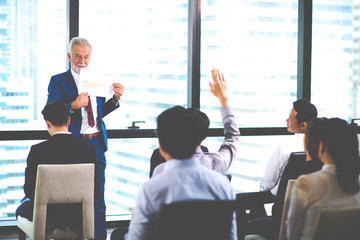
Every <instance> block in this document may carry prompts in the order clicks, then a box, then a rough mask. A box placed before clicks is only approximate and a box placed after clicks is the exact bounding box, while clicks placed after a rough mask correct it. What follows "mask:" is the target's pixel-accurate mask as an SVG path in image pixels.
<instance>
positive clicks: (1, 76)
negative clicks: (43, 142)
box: [0, 0, 68, 218]
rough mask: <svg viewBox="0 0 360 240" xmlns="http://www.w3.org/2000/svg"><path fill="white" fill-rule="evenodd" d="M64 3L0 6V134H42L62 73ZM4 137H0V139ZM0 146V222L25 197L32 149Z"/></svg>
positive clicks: (7, 0) (10, 1) (15, 0)
mask: <svg viewBox="0 0 360 240" xmlns="http://www.w3.org/2000/svg"><path fill="white" fill-rule="evenodd" d="M66 14H67V13H66V1H63V0H53V1H47V0H32V1H28V0H2V1H0V131H1V130H2V131H4V130H7V131H12V130H14V131H15V130H16V131H18V130H45V129H46V127H45V123H44V121H43V118H42V115H41V113H40V112H41V110H42V108H43V107H44V105H45V102H46V98H47V86H48V84H49V80H50V77H51V76H52V75H54V74H56V73H60V72H63V71H65V70H66V44H67V42H68V40H67V26H66V22H67V21H66ZM1 134H2V133H1V132H0V135H1ZM37 142H38V141H0V218H2V217H7V216H9V217H11V216H14V215H15V209H16V207H17V206H18V205H19V202H20V200H21V199H22V198H23V197H24V191H23V185H24V171H25V167H26V157H27V155H28V153H29V150H30V146H31V145H32V144H35V143H37Z"/></svg>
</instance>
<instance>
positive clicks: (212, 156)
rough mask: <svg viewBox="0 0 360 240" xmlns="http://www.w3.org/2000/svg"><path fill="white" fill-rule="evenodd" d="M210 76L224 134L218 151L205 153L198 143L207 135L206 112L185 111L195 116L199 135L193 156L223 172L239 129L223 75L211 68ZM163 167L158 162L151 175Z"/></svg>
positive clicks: (236, 139) (211, 167)
mask: <svg viewBox="0 0 360 240" xmlns="http://www.w3.org/2000/svg"><path fill="white" fill-rule="evenodd" d="M211 77H212V81H210V82H209V87H210V91H211V92H212V94H213V95H214V96H215V97H217V98H218V99H219V101H220V104H221V109H220V112H221V115H222V120H223V125H224V135H225V139H224V143H223V144H222V145H221V146H220V149H219V151H218V152H214V153H205V152H204V148H203V147H202V146H201V145H200V144H201V142H202V141H203V140H204V139H205V138H206V137H207V135H208V130H209V118H208V117H207V116H206V114H205V113H203V112H201V111H199V110H197V109H188V110H187V111H189V112H192V113H193V114H194V115H195V116H196V118H197V123H196V124H197V128H196V131H197V132H198V136H199V137H198V147H197V148H196V152H195V155H194V157H197V158H199V159H200V163H201V164H202V165H203V166H205V167H207V168H210V169H213V170H215V171H217V172H219V173H222V174H225V173H226V172H227V170H228V169H229V167H230V165H231V162H232V160H233V159H234V158H235V155H236V152H237V150H236V147H237V146H236V145H237V144H238V142H239V136H240V131H239V128H238V126H237V124H236V122H235V116H234V114H233V112H232V110H231V107H230V106H229V104H228V99H227V96H226V84H225V78H224V75H223V74H222V73H220V72H219V70H218V69H213V70H212V71H211ZM219 84H220V85H219ZM154 161H155V159H154ZM152 165H154V164H152ZM163 168H164V165H163V164H160V165H159V166H157V167H156V168H155V170H154V172H153V174H152V175H154V176H155V175H157V174H159V173H160V172H162V171H163ZM150 175H151V171H150Z"/></svg>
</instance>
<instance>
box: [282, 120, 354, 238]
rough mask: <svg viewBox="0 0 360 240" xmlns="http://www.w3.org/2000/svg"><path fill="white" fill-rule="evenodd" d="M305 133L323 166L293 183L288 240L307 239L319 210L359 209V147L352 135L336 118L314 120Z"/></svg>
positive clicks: (288, 219) (288, 221)
mask: <svg viewBox="0 0 360 240" xmlns="http://www.w3.org/2000/svg"><path fill="white" fill-rule="evenodd" d="M308 131H309V138H310V137H311V139H313V141H314V144H315V145H316V146H317V148H316V149H313V150H312V151H313V154H316V155H317V157H318V158H319V159H320V161H321V162H322V163H323V164H324V166H323V167H322V169H321V171H318V172H314V173H311V174H308V175H302V176H300V177H299V178H298V179H297V180H296V183H295V185H294V187H293V190H292V193H291V197H290V203H289V211H288V218H287V221H286V225H287V228H286V229H287V232H286V234H287V237H288V239H311V238H312V236H313V232H314V225H315V219H316V216H317V214H318V212H319V210H320V209H321V208H324V207H334V208H337V207H344V206H359V205H360V194H359V188H360V187H359V173H360V159H359V143H358V138H357V135H356V133H355V131H354V130H353V129H352V128H351V127H350V126H349V124H348V123H347V122H346V121H345V120H342V119H339V118H331V119H326V118H322V119H318V120H317V121H314V122H313V124H310V125H309V130H308ZM309 150H310V149H309Z"/></svg>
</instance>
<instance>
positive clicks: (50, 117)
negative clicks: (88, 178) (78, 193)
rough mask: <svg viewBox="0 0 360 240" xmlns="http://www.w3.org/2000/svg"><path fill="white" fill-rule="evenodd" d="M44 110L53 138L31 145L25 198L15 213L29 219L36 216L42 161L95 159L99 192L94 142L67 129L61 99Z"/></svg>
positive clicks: (86, 161)
mask: <svg viewBox="0 0 360 240" xmlns="http://www.w3.org/2000/svg"><path fill="white" fill-rule="evenodd" d="M42 114H43V115H44V119H45V122H46V126H47V128H48V131H49V133H50V135H51V138H50V139H49V140H48V141H44V142H41V143H39V144H36V145H33V146H32V147H31V150H30V152H29V155H28V158H27V166H26V169H25V184H24V192H25V198H24V200H23V201H22V203H21V205H20V206H19V207H18V208H17V210H16V216H19V215H20V216H22V217H25V218H27V219H29V220H30V221H32V218H33V203H34V194H35V185H36V174H37V166H38V165H39V164H73V163H94V164H95V176H96V177H95V179H96V180H95V179H94V181H95V184H94V185H95V189H94V192H95V196H98V195H99V183H98V181H97V158H96V149H95V146H94V145H92V144H89V143H85V142H81V141H79V140H76V139H75V138H74V136H73V135H72V134H71V133H70V132H68V125H69V123H70V117H69V115H68V109H67V107H66V106H65V105H64V104H63V103H62V102H60V101H55V102H52V103H49V104H47V105H46V106H45V108H44V110H43V111H42ZM59 184H61V183H59ZM74 184H76V183H74ZM69 211H70V212H71V209H69ZM69 211H68V212H69ZM60 212H61V211H60ZM58 213H59V212H58ZM58 217H59V215H56V218H58ZM55 220H56V219H55ZM55 220H54V221H55ZM49 221H50V222H51V219H48V223H49ZM50 224H51V223H50Z"/></svg>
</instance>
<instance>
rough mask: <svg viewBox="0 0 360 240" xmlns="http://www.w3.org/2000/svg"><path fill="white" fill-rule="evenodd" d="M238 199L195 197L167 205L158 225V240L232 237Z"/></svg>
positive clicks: (160, 215)
mask: <svg viewBox="0 0 360 240" xmlns="http://www.w3.org/2000/svg"><path fill="white" fill-rule="evenodd" d="M234 210H235V201H231V200H194V201H184V202H176V203H172V204H168V205H164V206H163V207H162V208H161V211H160V213H159V219H158V224H157V228H156V239H158V240H169V239H172V240H184V239H186V240H201V239H204V240H224V239H229V236H230V231H231V226H232V219H233V214H234Z"/></svg>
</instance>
